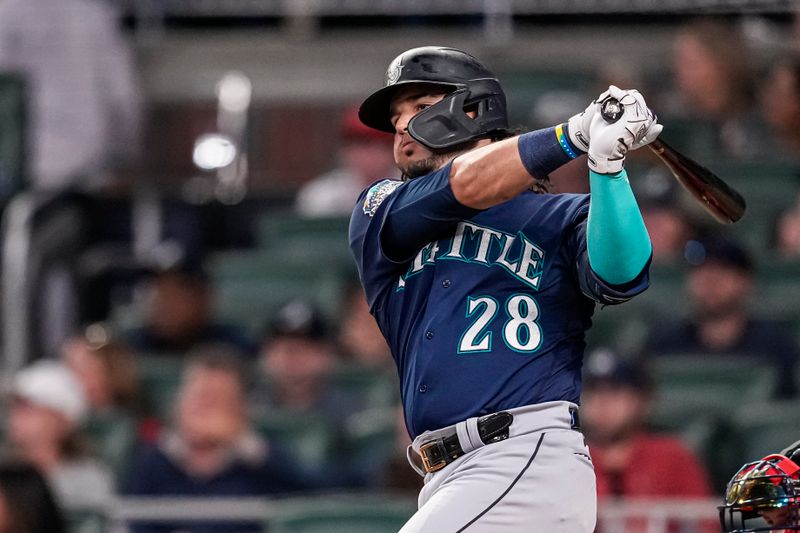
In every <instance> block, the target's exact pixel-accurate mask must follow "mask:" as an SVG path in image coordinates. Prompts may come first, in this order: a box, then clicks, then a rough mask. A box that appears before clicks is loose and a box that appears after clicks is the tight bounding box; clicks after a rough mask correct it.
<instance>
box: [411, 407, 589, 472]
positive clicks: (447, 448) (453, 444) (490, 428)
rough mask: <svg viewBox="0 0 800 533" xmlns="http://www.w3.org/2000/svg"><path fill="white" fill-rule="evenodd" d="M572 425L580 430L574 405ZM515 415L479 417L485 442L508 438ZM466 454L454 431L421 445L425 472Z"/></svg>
mask: <svg viewBox="0 0 800 533" xmlns="http://www.w3.org/2000/svg"><path fill="white" fill-rule="evenodd" d="M569 416H570V427H571V428H572V429H574V430H578V431H580V429H581V424H580V419H579V418H578V410H577V409H575V408H574V407H570V409H569ZM513 421H514V417H513V416H512V415H511V413H508V412H506V411H500V412H499V413H494V414H491V415H486V416H484V417H481V418H479V419H478V435H479V436H480V438H481V441H482V442H483V443H484V444H491V443H493V442H499V441H501V440H505V439H507V438H508V428H509V426H511V422H513ZM462 455H464V450H463V449H462V448H461V443H460V442H459V441H458V434H457V433H454V434H452V435H449V436H447V437H442V438H440V439H435V440H432V441H429V442H426V443H425V444H423V445H421V446H420V447H419V456H420V458H421V459H422V467H423V468H424V470H425V472H429V473H430V472H436V471H437V470H441V469H442V468H444V467H445V466H447V465H448V464H450V463H452V462H453V461H455V460H456V459H458V458H459V457H461V456H462Z"/></svg>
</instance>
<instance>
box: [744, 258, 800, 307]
mask: <svg viewBox="0 0 800 533" xmlns="http://www.w3.org/2000/svg"><path fill="white" fill-rule="evenodd" d="M799 274H800V262H797V261H780V260H777V259H772V260H770V258H769V257H767V259H766V260H764V261H763V262H762V263H760V264H759V266H758V276H757V279H758V285H757V287H756V297H755V298H753V299H752V302H751V306H750V307H751V309H752V311H753V313H754V315H755V316H758V317H762V318H765V319H769V320H786V321H795V320H797V318H798V317H800V276H798V275H799Z"/></svg>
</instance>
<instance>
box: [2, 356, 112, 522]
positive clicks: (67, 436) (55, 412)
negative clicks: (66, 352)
mask: <svg viewBox="0 0 800 533" xmlns="http://www.w3.org/2000/svg"><path fill="white" fill-rule="evenodd" d="M87 410H88V403H87V399H86V397H85V395H84V393H83V390H82V388H81V385H80V383H79V381H78V380H77V378H76V377H75V376H74V375H73V374H72V372H71V371H70V370H69V369H68V368H67V367H65V366H64V365H62V364H60V363H57V362H54V361H40V362H37V363H34V364H32V365H31V366H29V367H26V368H24V369H22V370H21V371H20V372H19V373H18V374H17V375H16V376H15V377H14V380H13V383H12V387H11V402H10V410H9V414H8V418H7V420H6V438H7V443H8V446H9V448H10V450H11V451H12V452H13V453H15V454H16V455H18V456H19V457H20V458H22V459H24V460H26V461H29V462H30V463H32V464H33V465H34V466H35V467H36V468H37V469H39V470H40V471H41V472H42V473H43V474H44V475H45V477H46V478H47V480H48V482H49V484H50V486H51V488H52V490H53V493H54V494H55V496H56V499H57V500H58V501H59V503H61V504H62V505H64V506H67V507H73V506H85V505H102V504H104V503H105V502H106V501H107V499H108V498H109V497H110V496H111V494H112V492H113V481H112V479H113V476H112V475H111V472H110V470H109V469H108V468H107V467H106V466H105V465H103V464H102V463H101V462H99V461H98V460H96V459H94V458H92V457H91V456H90V454H89V453H88V449H87V446H86V444H85V441H84V439H83V436H82V435H81V434H80V432H79V429H78V428H79V427H80V423H81V421H82V420H83V418H84V416H85V415H86V413H87Z"/></svg>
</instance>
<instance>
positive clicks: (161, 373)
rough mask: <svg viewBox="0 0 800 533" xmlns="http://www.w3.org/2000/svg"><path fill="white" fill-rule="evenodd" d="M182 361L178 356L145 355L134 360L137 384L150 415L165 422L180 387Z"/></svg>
mask: <svg viewBox="0 0 800 533" xmlns="http://www.w3.org/2000/svg"><path fill="white" fill-rule="evenodd" d="M183 363H184V359H183V358H182V357H180V356H178V355H174V356H167V355H163V356H156V355H146V356H141V357H138V358H137V359H136V365H137V369H138V372H139V384H140V386H141V390H142V392H143V394H144V396H145V401H146V402H147V407H148V409H149V410H150V411H151V414H153V415H155V416H157V417H158V418H159V419H160V420H162V421H165V420H167V419H168V418H169V416H170V409H171V408H172V405H173V403H174V400H175V395H176V393H177V392H178V387H179V386H180V381H181V373H182V372H183Z"/></svg>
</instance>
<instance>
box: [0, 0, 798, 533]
mask: <svg viewBox="0 0 800 533" xmlns="http://www.w3.org/2000/svg"><path fill="white" fill-rule="evenodd" d="M67 6H69V7H67ZM101 6H102V7H101ZM53 10H60V11H58V13H59V14H58V15H52V13H53ZM62 11H63V12H62ZM45 13H47V15H45ZM62 15H63V16H62ZM87 28H91V31H89V30H88V29H87ZM117 28H118V21H117V19H116V18H115V14H114V13H113V12H112V11H110V8H109V7H108V6H107V5H106V4H101V3H100V2H93V1H89V0H69V1H66V0H7V1H5V2H2V3H0V69H2V70H8V71H15V72H22V73H24V75H25V76H26V79H27V81H28V83H29V85H30V88H31V91H32V92H31V99H30V106H31V111H30V118H31V122H30V130H31V131H30V139H31V145H32V148H31V151H30V159H31V161H30V165H29V167H30V176H31V179H30V187H31V188H34V189H48V190H52V189H56V190H58V189H63V190H67V189H72V188H76V187H77V188H79V189H82V190H84V191H91V192H92V194H100V195H102V194H104V193H108V191H110V190H113V189H115V188H116V187H117V186H118V185H119V183H121V182H124V177H125V175H126V174H125V173H126V172H129V171H130V169H132V168H135V167H136V164H137V158H138V157H140V156H139V147H138V145H139V140H138V139H139V137H140V123H141V121H142V96H141V90H140V87H139V85H140V84H141V81H140V80H139V75H138V74H137V73H136V70H135V67H134V62H133V61H132V51H131V50H130V49H129V48H128V46H127V45H126V43H125V40H124V38H123V35H122V34H120V33H119V31H118V29H117ZM23 30H24V31H23ZM32 30H35V31H32ZM45 40H48V43H49V44H50V45H49V46H47V47H43V46H41V43H42V42H44V41H45ZM54 43H55V44H54ZM673 45H674V47H673V50H672V59H673V60H672V65H671V68H669V67H667V68H665V69H664V71H663V72H661V73H660V74H661V75H662V76H667V79H658V80H656V81H653V80H650V79H649V78H648V77H647V76H640V75H637V73H631V72H616V71H614V72H613V74H608V72H611V71H612V70H611V69H609V70H608V71H607V72H606V73H605V74H604V75H602V76H600V75H598V76H597V87H602V86H603V85H604V84H605V85H607V84H608V83H615V84H618V85H621V86H627V85H635V86H637V87H639V88H640V89H641V90H642V92H643V93H644V94H646V95H648V102H652V104H653V105H654V108H656V109H657V110H658V112H659V115H660V117H661V119H662V122H664V123H665V124H666V125H667V129H665V133H664V134H665V136H667V138H669V139H670V141H671V142H674V144H676V145H679V146H681V147H682V148H685V149H686V150H687V151H688V152H689V153H693V154H705V156H706V157H708V158H712V156H713V157H714V158H716V159H718V160H725V161H729V162H730V161H733V162H734V164H736V163H735V162H737V161H742V162H745V161H756V162H758V161H771V162H773V161H780V162H785V165H786V168H789V169H790V171H789V172H790V173H791V175H792V176H793V177H794V178H796V180H795V182H794V183H795V187H794V189H793V192H792V195H793V197H792V198H783V200H784V201H785V206H783V207H781V208H780V209H772V207H771V206H752V207H754V208H755V211H756V212H757V213H758V216H763V217H767V218H769V220H762V221H760V222H761V224H760V225H759V226H758V227H759V228H761V229H762V230H763V233H761V234H759V235H757V236H756V238H755V239H754V240H751V241H745V240H743V239H741V238H738V237H737V234H736V233H735V232H731V231H722V230H721V229H720V227H718V226H714V225H712V224H709V223H708V220H707V219H703V217H702V214H701V213H699V212H698V210H697V208H696V207H693V205H692V203H691V201H687V197H686V195H685V194H684V193H682V192H681V191H680V190H679V189H677V188H676V186H675V185H674V183H673V181H672V180H671V179H670V178H669V177H667V176H665V175H664V171H663V169H660V167H659V166H658V163H657V162H656V161H655V160H652V161H651V160H643V161H642V162H636V163H635V164H636V168H635V169H632V170H631V179H632V182H634V189H635V190H636V192H637V197H638V198H639V200H640V207H641V209H642V212H643V215H644V218H645V222H646V225H647V227H648V231H649V232H650V236H651V240H652V242H653V251H654V256H653V266H654V268H655V269H656V270H655V272H656V273H657V272H661V271H662V270H658V269H670V268H673V269H674V271H677V272H678V273H679V282H678V283H677V284H675V285H673V287H675V288H676V289H677V290H679V291H681V292H680V293H676V294H671V295H667V297H668V298H670V299H671V300H672V301H671V302H666V303H667V304H671V305H673V306H674V307H675V308H678V307H679V308H680V309H681V312H680V313H676V314H675V315H674V316H670V317H660V316H659V317H658V321H657V323H656V324H652V323H651V324H650V327H649V329H648V330H647V332H646V334H645V335H644V336H643V337H642V339H640V340H639V342H637V343H635V344H634V345H633V346H631V345H629V344H625V345H619V346H615V345H614V336H613V335H612V336H610V337H609V338H608V339H604V341H605V340H608V343H609V345H607V346H600V345H597V344H595V345H590V346H588V349H587V353H589V354H590V355H589V356H588V357H587V360H586V365H585V389H584V396H583V402H582V417H583V423H584V429H585V432H586V435H587V439H588V442H589V445H590V448H591V450H592V455H593V460H594V463H595V468H596V472H597V475H598V492H599V495H600V497H601V500H606V499H613V498H639V497H641V498H654V497H657V498H671V497H709V496H712V495H716V494H719V492H720V491H721V490H722V485H721V483H722V482H723V481H724V480H725V479H727V478H728V477H729V475H730V474H731V473H732V471H728V470H726V468H729V467H730V466H731V465H733V466H734V467H735V466H736V464H734V463H736V461H738V460H739V459H741V460H742V461H743V460H745V459H755V457H741V456H734V458H733V460H731V461H730V462H728V463H726V462H724V461H720V462H709V461H708V456H707V455H704V454H706V453H707V452H708V450H707V449H704V448H703V445H701V444H698V440H692V438H691V437H689V438H687V435H688V431H687V426H688V422H689V418H688V415H687V414H686V413H682V414H681V415H680V417H683V416H686V418H683V419H682V420H683V422H684V425H681V424H680V423H678V424H672V425H670V424H665V425H664V426H663V427H661V428H659V427H657V426H658V425H659V424H658V423H655V422H657V421H658V420H659V419H658V416H656V415H658V414H659V412H656V411H658V409H657V408H656V407H657V404H658V401H659V398H662V397H664V394H667V396H668V392H669V391H665V390H660V389H659V387H662V388H663V387H668V386H669V384H668V383H664V382H661V381H659V373H658V372H659V369H660V368H662V367H663V366H664V365H667V366H668V364H669V363H668V362H666V363H665V361H677V360H685V361H704V362H707V361H712V360H714V359H715V358H718V359H719V360H720V361H724V362H730V361H736V360H739V361H741V362H743V363H744V364H746V365H751V368H755V367H759V368H761V367H766V368H767V369H768V370H769V376H771V378H770V379H769V380H767V381H765V382H764V383H763V384H762V383H759V385H758V387H760V388H761V394H760V395H757V396H758V398H760V399H761V400H764V401H783V402H791V401H797V400H799V399H800V396H798V394H799V392H798V383H800V378H799V377H798V376H800V372H799V371H798V357H799V356H800V351H799V350H800V348H798V337H800V327H799V326H800V316H789V317H788V320H787V317H786V316H785V313H780V312H779V311H780V310H777V309H776V310H775V311H776V313H775V315H774V316H772V315H771V314H770V313H769V312H767V313H763V312H762V313H755V312H754V311H753V308H754V303H757V302H758V301H759V300H760V299H761V298H762V297H763V293H761V292H760V290H761V286H760V285H759V282H758V280H759V279H760V277H759V276H760V272H761V269H762V268H764V267H767V268H769V267H770V265H772V264H789V265H792V264H796V265H797V266H798V267H800V128H798V126H797V125H798V123H800V45H798V43H795V45H794V47H792V46H785V47H784V48H785V49H781V50H780V53H773V54H769V56H768V57H762V56H763V55H764V54H761V55H760V56H759V57H756V54H754V53H753V52H751V51H750V50H749V41H748V38H747V37H746V34H745V32H743V31H742V29H741V28H740V26H738V25H737V24H735V23H733V22H731V21H728V20H726V21H724V22H722V21H721V20H715V19H702V20H696V21H690V22H688V23H686V24H685V25H683V26H681V27H678V28H676V31H675V35H674V43H673ZM609 77H610V78H611V79H606V78H609ZM501 78H502V76H501ZM575 89H576V90H580V91H582V92H583V91H585V92H586V96H587V97H591V94H590V91H591V90H592V89H595V87H585V88H584V87H578V88H575ZM600 90H602V89H600ZM600 90H598V91H597V92H598V93H599V92H600ZM651 95H652V96H651ZM511 97H512V98H513V95H512V96H511ZM533 107H535V106H534V105H533V104H532V108H533ZM581 108H582V106H581ZM575 111H578V109H576V110H575ZM355 113H356V112H355V110H354V109H353V108H352V107H350V106H349V103H348V104H347V105H343V106H342V108H341V113H340V115H341V121H340V124H339V139H338V147H339V148H338V156H337V161H335V162H334V164H332V165H331V167H330V169H329V170H328V171H327V172H326V173H325V174H323V175H320V176H317V177H314V176H308V179H307V180H306V183H305V185H304V186H303V187H302V188H300V189H299V190H298V191H296V196H295V199H294V207H293V213H289V214H287V216H296V217H299V218H301V219H302V218H308V219H315V218H319V219H322V220H333V219H336V218H346V217H348V216H349V213H350V212H351V210H352V208H353V204H354V202H355V200H356V197H357V196H358V193H359V192H360V191H361V190H362V189H363V188H364V187H366V186H367V185H369V184H370V183H371V182H373V181H374V180H376V179H380V178H384V177H392V176H395V175H396V171H395V170H394V167H393V161H392V152H391V137H390V136H388V135H385V134H382V133H378V132H375V131H374V130H370V129H368V128H366V127H365V126H363V125H362V124H361V123H360V122H359V121H358V120H357V117H356V114H355ZM567 118H568V117H567V116H564V117H562V120H566V119H567ZM541 125H542V126H544V125H549V124H541ZM670 125H675V126H676V127H675V128H674V129H673V130H672V133H670ZM670 135H671V136H670ZM742 164H745V163H742ZM757 164H758V163H757ZM761 178H763V180H764V187H769V183H770V176H769V175H763V176H761ZM586 179H587V178H586V169H585V165H583V166H581V165H577V164H575V165H569V166H568V168H565V169H563V171H559V172H558V173H557V175H554V176H553V182H554V183H555V186H556V188H557V189H558V190H560V191H563V192H573V191H574V192H581V191H586V189H587V183H586ZM754 179H760V178H758V177H756V178H754ZM758 187H759V185H758V184H755V185H754V188H758ZM744 222H745V223H746V222H747V221H744ZM165 231H169V228H167V229H166V230H165ZM176 233H177V234H178V235H180V231H177V232H176ZM190 233H191V232H190ZM192 238H194V237H192ZM754 242H755V243H756V244H758V245H759V248H758V249H757V250H754V249H753V248H754V246H753V244H754ZM182 244H184V245H185V248H187V249H185V250H184V252H185V253H182V254H179V257H177V259H176V260H175V261H172V262H170V263H169V264H163V263H162V264H158V265H157V266H153V265H152V264H151V265H147V268H144V269H143V271H142V272H140V273H139V275H137V277H136V283H137V290H143V293H144V297H142V298H139V299H137V300H136V303H137V305H139V309H138V310H137V311H138V313H137V316H138V317H139V319H138V320H137V321H136V323H134V324H116V323H114V316H115V315H114V313H113V312H109V313H108V315H107V316H104V317H101V318H103V319H105V320H106V321H105V322H101V323H92V324H89V325H83V326H81V327H80V328H79V329H78V330H76V331H74V332H72V334H71V335H70V336H69V337H68V338H66V339H64V340H63V342H62V343H61V346H60V349H59V350H57V352H58V353H52V354H48V355H49V357H46V358H43V359H41V360H38V361H33V362H30V363H29V364H28V365H26V366H25V367H24V368H22V369H21V370H20V371H19V372H17V373H16V374H15V375H14V376H9V377H8V378H9V379H8V385H9V386H8V391H7V392H6V393H5V395H4V401H3V402H2V404H0V405H2V417H1V418H2V423H0V428H1V429H0V435H2V442H3V448H4V449H5V452H6V458H5V459H3V461H0V532H2V531H31V532H38V531H53V532H57V531H61V530H63V529H59V528H63V526H59V525H57V524H59V523H61V522H62V518H61V512H60V511H59V507H60V506H63V507H65V508H68V509H75V508H82V507H92V506H98V505H99V506H102V505H103V504H104V502H107V501H108V500H109V498H111V497H112V496H114V495H130V496H197V497H202V496H243V495H252V496H276V497H277V496H287V495H296V494H312V493H322V492H329V491H335V490H345V491H390V492H392V493H397V494H404V495H407V496H409V497H412V498H413V497H414V496H415V495H416V492H417V490H418V489H419V487H420V486H421V479H420V478H419V477H418V476H416V474H414V473H413V471H412V470H411V469H410V468H409V467H408V465H407V464H406V459H405V453H406V451H405V450H406V446H407V445H408V443H409V437H408V434H407V432H406V430H405V427H404V426H403V422H402V417H401V416H400V415H399V409H400V408H399V403H398V394H399V392H398V390H397V379H396V376H395V375H394V372H395V370H394V363H393V360H392V357H391V354H390V353H389V350H388V347H387V345H386V343H385V341H384V340H383V337H382V335H381V333H380V331H379V330H378V328H377V326H376V325H375V323H374V320H373V319H372V317H371V315H370V313H369V309H368V307H367V303H366V301H365V298H364V295H363V293H362V291H361V289H360V286H359V285H358V283H357V281H354V280H351V279H347V280H346V282H345V283H344V287H345V288H344V290H343V291H342V294H340V296H339V299H338V301H337V302H335V305H334V306H333V307H334V308H335V309H337V313H336V316H335V317H331V316H330V315H326V314H325V312H323V310H321V309H320V306H319V302H316V301H314V300H313V298H312V299H309V298H306V297H296V298H287V299H285V301H283V302H281V305H280V306H278V308H277V309H275V310H274V312H272V313H270V316H265V317H264V318H263V321H262V322H261V330H260V333H259V334H253V332H252V331H249V330H248V329H247V328H246V327H243V325H242V324H237V323H230V322H228V321H225V320H222V319H220V317H219V316H217V315H216V314H215V309H216V308H217V307H216V306H215V298H216V289H217V287H216V286H215V278H214V277H213V276H211V275H210V274H209V271H208V265H207V262H206V261H205V260H204V257H205V256H206V255H208V254H209V253H213V252H214V250H208V249H204V250H200V251H198V250H195V249H191V247H192V246H193V245H194V244H196V243H195V242H194V241H192V242H191V243H182ZM342 244H343V245H344V246H345V247H346V243H344V239H342ZM198 252H202V253H198ZM280 260H281V259H280V258H279V257H277V258H275V261H280ZM794 262H796V263H794ZM320 268H323V269H324V268H326V265H320ZM797 271H800V270H797ZM797 271H796V272H797ZM127 281H129V280H126V282H127ZM794 283H800V282H798V281H797V280H795V281H794ZM651 284H652V285H653V286H654V287H656V286H658V285H659V284H660V278H659V277H658V275H657V274H654V275H653V277H652V280H651ZM107 292H109V291H106V293H107ZM106 293H103V294H102V295H99V296H98V298H99V297H101V296H102V297H107V296H108V294H106ZM681 294H685V299H682V297H681ZM662 303H665V302H662ZM100 307H103V306H100ZM623 307H624V306H623ZM251 312H252V314H258V313H259V310H257V309H253V310H252V311H251ZM93 318H94V317H93ZM662 318H663V320H662ZM623 325H624V324H620V326H623ZM732 364H734V365H736V364H737V363H732ZM793 405H797V404H793ZM661 407H663V405H662V406H661ZM654 413H655V414H654ZM660 414H663V412H661V413H660ZM694 414H709V413H694ZM654 421H655V422H654ZM661 421H663V418H662V419H661ZM714 427H716V428H717V429H719V428H721V427H722V426H714ZM721 438H722V439H727V440H729V441H730V440H731V439H735V438H737V437H736V436H735V433H729V434H723V435H722V437H721ZM703 442H704V443H706V445H708V443H709V442H712V441H711V440H709V439H706V440H704V441H703ZM786 444H788V442H787V443H786ZM734 469H735V468H734ZM225 527H228V529H225ZM643 527H644V526H642V525H641V524H635V523H631V524H627V526H626V528H627V529H626V530H625V531H629V532H634V531H643V530H644V529H642V528H643ZM175 530H187V531H203V532H205V531H208V532H211V531H237V532H240V533H241V532H246V531H261V525H260V524H250V523H239V524H232V525H230V524H229V525H228V526H221V525H219V524H217V525H214V524H198V523H189V522H187V523H173V524H163V523H161V524H155V523H153V524H151V523H145V522H136V523H132V524H131V531H134V532H137V533H145V532H161V531H163V532H167V531H175Z"/></svg>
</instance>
